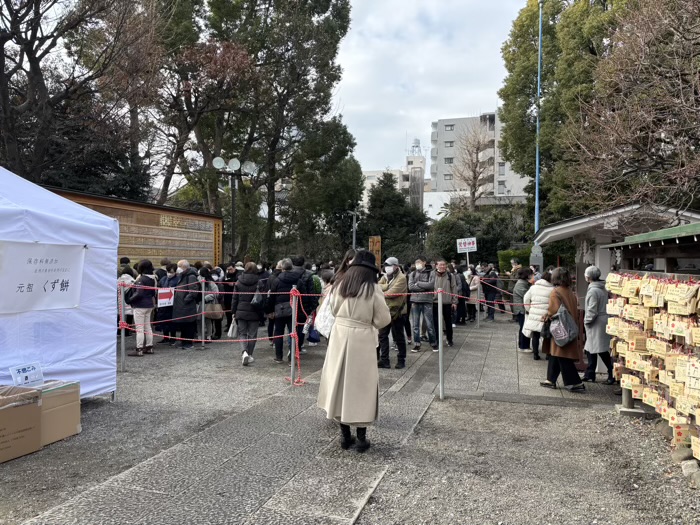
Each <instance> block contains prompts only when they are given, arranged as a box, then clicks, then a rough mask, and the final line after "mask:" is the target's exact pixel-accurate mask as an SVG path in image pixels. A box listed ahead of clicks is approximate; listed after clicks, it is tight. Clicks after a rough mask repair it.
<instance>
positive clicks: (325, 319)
mask: <svg viewBox="0 0 700 525" xmlns="http://www.w3.org/2000/svg"><path fill="white" fill-rule="evenodd" d="M332 299H333V292H330V293H329V294H328V295H327V296H326V298H325V299H324V300H323V304H322V305H321V308H320V310H319V312H318V314H317V315H316V323H315V327H316V330H318V332H319V333H320V334H321V335H322V336H324V337H330V335H331V330H332V329H333V325H334V324H335V316H334V315H333V311H332V310H331V300H332Z"/></svg>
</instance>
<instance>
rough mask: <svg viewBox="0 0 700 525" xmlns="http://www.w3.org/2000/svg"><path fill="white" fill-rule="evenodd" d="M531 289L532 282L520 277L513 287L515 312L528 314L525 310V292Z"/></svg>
mask: <svg viewBox="0 0 700 525" xmlns="http://www.w3.org/2000/svg"><path fill="white" fill-rule="evenodd" d="M529 289H530V283H529V282H527V281H526V280H525V279H518V281H517V282H516V283H515V286H514V287H513V313H514V314H516V315H517V314H526V313H527V312H526V311H525V306H524V305H525V294H526V293H527V291H528V290H529Z"/></svg>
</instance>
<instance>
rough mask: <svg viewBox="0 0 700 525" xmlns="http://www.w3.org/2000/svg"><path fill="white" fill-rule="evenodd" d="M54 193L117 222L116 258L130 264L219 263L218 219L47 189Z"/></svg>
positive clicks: (142, 204) (220, 229)
mask: <svg viewBox="0 0 700 525" xmlns="http://www.w3.org/2000/svg"><path fill="white" fill-rule="evenodd" d="M47 189H49V190H51V191H53V192H54V193H56V194H57V195H60V196H61V197H64V198H66V199H69V200H71V201H73V202H76V203H78V204H82V205H83V206H86V207H88V208H90V209H93V210H95V211H98V212H100V213H102V214H104V215H107V216H109V217H114V218H115V219H117V220H118V221H119V257H129V259H131V261H132V263H135V262H136V261H138V260H140V259H150V260H151V261H153V264H154V266H156V267H157V266H158V263H159V262H160V260H161V259H162V258H168V259H170V260H171V261H172V262H177V261H178V260H179V259H187V260H189V261H190V262H194V261H205V260H206V261H211V262H212V263H214V264H219V263H220V262H223V252H222V219H221V217H219V216H217V215H210V214H207V213H200V212H195V211H190V210H182V209H179V208H171V207H168V206H159V205H157V204H148V203H144V202H134V201H128V200H123V199H116V198H113V197H104V196H99V195H91V194H87V193H80V192H76V191H68V190H64V189H59V188H47Z"/></svg>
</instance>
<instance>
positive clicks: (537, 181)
mask: <svg viewBox="0 0 700 525" xmlns="http://www.w3.org/2000/svg"><path fill="white" fill-rule="evenodd" d="M539 5H540V33H539V35H540V36H539V46H538V51H537V53H538V56H537V138H536V142H537V144H536V151H535V155H536V158H535V234H537V232H538V231H539V229H540V109H541V108H540V103H541V101H542V11H543V8H544V0H539Z"/></svg>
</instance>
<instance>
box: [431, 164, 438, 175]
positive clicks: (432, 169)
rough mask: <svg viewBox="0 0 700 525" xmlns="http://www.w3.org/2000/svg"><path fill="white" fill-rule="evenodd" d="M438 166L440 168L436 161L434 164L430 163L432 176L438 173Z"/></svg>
mask: <svg viewBox="0 0 700 525" xmlns="http://www.w3.org/2000/svg"><path fill="white" fill-rule="evenodd" d="M437 168H438V167H437V164H436V163H432V164H431V165H430V176H431V177H432V176H433V175H437Z"/></svg>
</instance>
